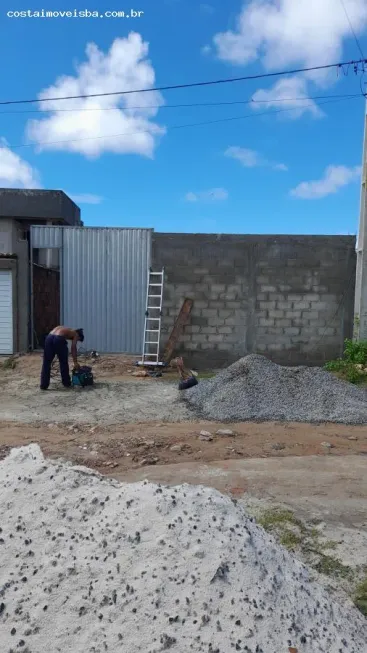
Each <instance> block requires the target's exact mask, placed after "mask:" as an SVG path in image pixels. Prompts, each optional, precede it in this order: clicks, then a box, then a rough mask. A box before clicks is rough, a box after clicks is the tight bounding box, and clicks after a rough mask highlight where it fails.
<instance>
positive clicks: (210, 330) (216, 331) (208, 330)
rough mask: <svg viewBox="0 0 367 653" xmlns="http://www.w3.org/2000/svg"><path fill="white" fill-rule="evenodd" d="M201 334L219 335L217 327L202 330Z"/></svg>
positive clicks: (207, 327)
mask: <svg viewBox="0 0 367 653" xmlns="http://www.w3.org/2000/svg"><path fill="white" fill-rule="evenodd" d="M200 333H206V334H210V335H212V334H213V333H218V330H217V327H214V326H206V327H202V328H201V329H200Z"/></svg>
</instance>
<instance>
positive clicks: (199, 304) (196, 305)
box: [194, 299, 209, 309]
mask: <svg viewBox="0 0 367 653" xmlns="http://www.w3.org/2000/svg"><path fill="white" fill-rule="evenodd" d="M208 307H209V302H205V301H202V300H201V299H200V300H199V301H197V302H196V301H195V300H194V308H198V309H202V308H208Z"/></svg>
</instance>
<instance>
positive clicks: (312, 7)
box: [213, 0, 367, 118]
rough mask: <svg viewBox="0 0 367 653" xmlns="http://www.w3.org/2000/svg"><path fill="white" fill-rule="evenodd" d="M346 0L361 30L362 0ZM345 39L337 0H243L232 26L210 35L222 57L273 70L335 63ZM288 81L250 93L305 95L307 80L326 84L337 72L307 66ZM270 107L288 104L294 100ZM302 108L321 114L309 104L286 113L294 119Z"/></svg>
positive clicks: (365, 11) (366, 6)
mask: <svg viewBox="0 0 367 653" xmlns="http://www.w3.org/2000/svg"><path fill="white" fill-rule="evenodd" d="M346 2H347V10H348V15H349V17H350V20H351V22H352V24H353V26H354V30H355V32H356V33H357V35H360V34H361V33H363V31H364V30H365V29H366V27H367V2H366V0H346ZM347 38H351V30H350V25H349V23H348V20H347V18H346V15H345V12H344V10H343V6H342V3H341V2H339V0H250V2H248V1H247V0H246V2H244V4H243V7H242V10H241V11H240V14H239V15H238V16H237V18H236V22H235V26H234V28H233V29H229V30H227V31H224V32H220V33H218V34H216V35H215V36H214V38H213V49H214V50H215V52H216V54H217V56H218V58H219V59H221V60H222V61H226V62H228V63H231V64H235V65H241V66H245V65H247V64H250V63H253V62H255V61H260V62H261V64H262V65H263V67H264V69H265V71H276V70H284V69H292V68H309V67H313V66H321V65H324V64H326V65H327V64H330V63H334V62H338V61H340V60H341V59H342V54H343V42H344V40H345V39H347ZM358 58H359V57H358ZM293 80H296V81H292V80H290V79H288V80H287V79H286V80H281V81H280V82H278V83H277V84H275V86H274V88H273V89H269V90H268V91H266V90H263V89H262V90H260V91H258V93H257V94H255V95H257V99H267V100H270V98H274V99H279V98H280V97H281V96H285V95H284V94H285V93H287V95H288V93H289V92H290V91H292V94H290V95H288V97H289V98H291V97H295V96H297V97H299V96H301V97H303V96H304V95H307V94H308V91H307V81H309V80H312V81H313V82H315V83H316V84H318V85H319V86H327V85H330V84H332V83H334V82H336V81H337V74H336V70H335V69H330V70H323V71H313V72H311V71H310V72H308V73H305V74H304V75H303V76H302V77H296V78H293ZM252 106H253V108H256V107H255V106H254V105H252ZM267 106H268V107H270V106H272V103H271V102H269V104H268V105H267ZM274 106H277V108H281V107H284V108H292V107H293V106H297V107H299V103H298V102H297V103H293V104H292V103H290V102H289V103H285V102H284V103H281V107H280V106H279V104H278V103H274ZM306 111H308V112H310V113H311V114H312V115H313V116H315V117H317V116H318V115H320V112H319V110H318V109H317V106H316V104H314V103H311V106H310V107H308V108H306V107H305V105H303V106H302V107H299V111H295V112H289V114H286V115H287V116H288V115H289V117H293V118H299V117H300V116H302V115H303V114H304V113H305V112H306Z"/></svg>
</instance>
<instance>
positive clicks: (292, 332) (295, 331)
mask: <svg viewBox="0 0 367 653" xmlns="http://www.w3.org/2000/svg"><path fill="white" fill-rule="evenodd" d="M299 332H300V330H299V328H298V327H286V328H285V329H284V333H285V334H286V335H287V336H298V335H299Z"/></svg>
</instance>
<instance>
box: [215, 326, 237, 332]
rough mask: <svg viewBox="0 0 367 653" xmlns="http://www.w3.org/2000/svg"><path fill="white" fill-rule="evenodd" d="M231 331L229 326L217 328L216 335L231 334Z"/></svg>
mask: <svg viewBox="0 0 367 653" xmlns="http://www.w3.org/2000/svg"><path fill="white" fill-rule="evenodd" d="M232 331H233V329H232V328H231V327H230V326H221V327H218V333H232Z"/></svg>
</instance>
